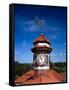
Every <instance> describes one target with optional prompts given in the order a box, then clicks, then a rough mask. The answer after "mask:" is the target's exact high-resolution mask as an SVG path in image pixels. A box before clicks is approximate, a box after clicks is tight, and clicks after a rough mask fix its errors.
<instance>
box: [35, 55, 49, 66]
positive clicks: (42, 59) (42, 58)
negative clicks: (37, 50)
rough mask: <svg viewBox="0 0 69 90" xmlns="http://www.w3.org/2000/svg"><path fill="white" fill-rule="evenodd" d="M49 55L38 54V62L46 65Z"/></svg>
mask: <svg viewBox="0 0 69 90" xmlns="http://www.w3.org/2000/svg"><path fill="white" fill-rule="evenodd" d="M47 59H48V58H47V56H46V54H43V53H42V54H38V55H37V57H36V62H37V64H38V65H46V64H47V62H48V60H47Z"/></svg>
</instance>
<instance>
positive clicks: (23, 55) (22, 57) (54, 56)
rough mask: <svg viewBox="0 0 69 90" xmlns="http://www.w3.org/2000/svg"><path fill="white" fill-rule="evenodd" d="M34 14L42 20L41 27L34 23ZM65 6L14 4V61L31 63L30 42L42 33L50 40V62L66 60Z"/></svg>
mask: <svg viewBox="0 0 69 90" xmlns="http://www.w3.org/2000/svg"><path fill="white" fill-rule="evenodd" d="M36 16H37V17H38V18H39V19H41V20H44V23H43V25H42V27H39V26H38V25H36V24H35V18H36ZM66 17H67V16H66V7H63V8H62V7H38V6H36V7H32V6H23V5H15V10H14V34H15V35H14V36H15V38H14V39H15V42H14V43H15V51H14V52H15V61H19V62H20V63H32V62H33V54H32V52H31V48H32V47H33V45H32V42H33V41H34V40H35V39H36V38H37V37H38V36H39V35H40V33H41V32H43V33H44V35H45V37H46V38H48V40H49V41H50V42H51V47H52V48H53V50H52V52H51V55H50V56H51V61H52V62H64V61H66V22H67V21H66Z"/></svg>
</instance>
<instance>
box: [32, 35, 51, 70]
mask: <svg viewBox="0 0 69 90" xmlns="http://www.w3.org/2000/svg"><path fill="white" fill-rule="evenodd" d="M33 45H34V47H33V48H32V49H31V50H32V52H33V65H34V70H47V69H49V68H50V53H51V51H52V48H51V47H50V42H49V40H48V39H47V38H46V37H45V36H44V35H43V34H41V35H40V36H39V37H38V38H37V39H36V40H34V42H33Z"/></svg>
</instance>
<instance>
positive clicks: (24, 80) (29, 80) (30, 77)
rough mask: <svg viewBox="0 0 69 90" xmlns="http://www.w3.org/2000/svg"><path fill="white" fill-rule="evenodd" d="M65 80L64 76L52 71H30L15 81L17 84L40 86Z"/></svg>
mask: <svg viewBox="0 0 69 90" xmlns="http://www.w3.org/2000/svg"><path fill="white" fill-rule="evenodd" d="M64 80H65V77H64V75H63V74H60V73H58V72H56V71H54V70H52V69H50V70H44V71H41V73H40V74H39V71H35V70H30V71H29V72H27V73H26V74H24V75H22V76H21V77H19V78H18V79H16V80H15V84H40V83H56V82H62V81H64Z"/></svg>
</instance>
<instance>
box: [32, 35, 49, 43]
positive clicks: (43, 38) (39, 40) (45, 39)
mask: <svg viewBox="0 0 69 90" xmlns="http://www.w3.org/2000/svg"><path fill="white" fill-rule="evenodd" d="M38 42H46V43H48V44H50V42H49V40H48V39H47V38H46V37H45V36H44V35H43V34H41V35H40V36H39V37H38V38H36V39H35V40H34V42H33V44H35V43H38Z"/></svg>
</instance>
